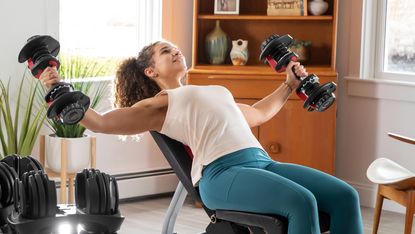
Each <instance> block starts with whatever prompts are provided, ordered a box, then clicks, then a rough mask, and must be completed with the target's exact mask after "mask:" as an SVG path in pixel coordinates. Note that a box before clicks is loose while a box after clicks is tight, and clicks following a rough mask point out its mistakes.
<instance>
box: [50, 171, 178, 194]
mask: <svg viewBox="0 0 415 234" xmlns="http://www.w3.org/2000/svg"><path fill="white" fill-rule="evenodd" d="M111 175H112V176H114V177H115V178H116V179H117V182H118V190H119V195H120V200H130V199H139V198H141V197H151V196H153V195H154V196H156V195H160V194H167V193H172V192H174V190H175V189H176V186H177V183H178V179H177V176H176V174H175V173H174V172H173V170H172V169H171V168H164V169H158V170H149V171H139V172H131V173H122V174H111ZM52 179H54V180H56V179H58V178H52ZM56 186H57V189H58V191H57V194H59V192H60V191H59V190H60V186H61V184H60V182H58V181H57V182H56Z"/></svg>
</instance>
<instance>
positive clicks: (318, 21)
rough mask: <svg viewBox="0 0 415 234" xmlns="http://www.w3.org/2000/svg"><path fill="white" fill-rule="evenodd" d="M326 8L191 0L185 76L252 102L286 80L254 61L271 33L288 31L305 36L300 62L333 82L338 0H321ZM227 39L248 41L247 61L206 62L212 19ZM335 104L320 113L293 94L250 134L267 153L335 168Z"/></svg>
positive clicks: (247, 0) (255, 0)
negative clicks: (271, 11)
mask: <svg viewBox="0 0 415 234" xmlns="http://www.w3.org/2000/svg"><path fill="white" fill-rule="evenodd" d="M326 1H327V2H328V3H329V10H328V12H327V13H326V15H323V16H267V15H266V12H267V0H240V11H239V15H215V14H213V7H214V0H194V26H193V51H192V52H193V66H192V68H191V69H190V70H189V74H188V81H189V83H190V84H196V85H210V84H216V85H223V86H225V87H227V88H228V89H229V90H230V91H231V92H232V94H233V95H234V97H235V99H236V101H237V102H243V103H248V104H252V103H255V102H256V101H258V100H260V99H261V98H263V97H265V96H266V95H268V94H270V93H271V92H273V91H274V90H275V89H276V88H277V87H278V86H279V85H281V83H282V82H284V80H285V74H277V73H276V72H275V71H274V70H272V69H271V68H270V67H269V66H268V65H264V64H263V63H262V62H261V61H259V59H258V57H259V54H260V45H261V43H262V42H263V40H265V39H266V38H267V37H268V36H270V35H272V34H279V35H283V34H290V35H291V36H292V37H293V38H294V39H299V40H310V41H311V43H312V45H311V49H310V56H309V60H308V61H306V62H305V63H304V65H305V66H306V67H307V70H308V72H309V73H315V74H316V75H317V76H319V78H320V83H321V84H323V83H326V82H329V81H334V82H336V81H337V73H336V70H335V61H336V60H335V57H336V33H337V27H336V24H337V16H336V15H337V1H336V0H326ZM216 20H220V25H221V27H222V29H223V31H225V32H226V33H227V34H228V36H229V37H230V39H231V40H237V39H244V40H248V50H249V54H250V57H249V60H248V63H247V64H246V65H245V66H233V65H232V63H231V61H230V58H229V56H228V58H227V59H226V62H225V63H224V64H222V65H210V64H208V60H207V56H206V53H205V46H204V45H205V43H204V39H205V37H206V35H207V34H208V33H209V32H210V31H211V30H213V28H214V26H215V21H216ZM335 125H336V105H333V106H332V107H330V108H329V109H328V110H326V111H325V112H307V110H306V109H304V108H303V102H302V101H301V100H300V99H299V98H298V97H297V95H295V94H292V95H291V96H290V98H289V100H288V102H287V103H286V105H285V106H284V107H283V109H282V110H281V111H280V112H279V113H278V114H277V115H276V116H275V117H274V118H273V119H271V120H270V121H268V122H267V123H265V124H263V125H261V126H260V127H258V128H255V129H253V133H254V134H255V136H257V138H258V139H259V141H260V142H261V144H262V145H263V147H264V148H265V149H266V150H267V152H268V153H269V154H270V156H271V157H272V158H273V159H275V160H277V161H283V162H293V163H298V164H302V165H306V166H311V167H313V168H316V169H319V170H322V171H325V172H328V173H331V174H333V173H334V159H335Z"/></svg>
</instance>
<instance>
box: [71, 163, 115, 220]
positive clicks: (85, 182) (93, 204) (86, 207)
mask: <svg viewBox="0 0 415 234" xmlns="http://www.w3.org/2000/svg"><path fill="white" fill-rule="evenodd" d="M118 200H119V195H118V185H117V181H116V180H115V178H114V177H113V176H110V175H108V174H106V173H103V172H100V171H99V170H98V169H84V170H83V171H82V172H80V173H77V175H76V179H75V202H76V206H77V208H78V209H80V210H81V211H83V212H85V213H86V214H101V215H113V214H116V213H118Z"/></svg>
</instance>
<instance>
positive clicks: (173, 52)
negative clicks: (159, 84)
mask: <svg viewBox="0 0 415 234" xmlns="http://www.w3.org/2000/svg"><path fill="white" fill-rule="evenodd" d="M153 61H154V66H153V69H154V72H155V74H156V75H157V76H158V77H171V76H175V77H177V78H181V77H183V76H184V75H185V73H186V70H187V66H186V60H185V58H184V56H183V54H182V52H181V51H180V50H179V49H178V48H177V46H175V45H173V44H171V43H169V42H161V43H158V44H157V45H156V46H155V47H154V55H153Z"/></svg>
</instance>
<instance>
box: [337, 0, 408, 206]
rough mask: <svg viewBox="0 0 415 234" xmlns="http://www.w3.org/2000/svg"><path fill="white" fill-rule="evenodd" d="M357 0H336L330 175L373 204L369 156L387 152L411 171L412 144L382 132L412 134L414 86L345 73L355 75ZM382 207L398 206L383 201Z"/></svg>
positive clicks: (357, 67)
mask: <svg viewBox="0 0 415 234" xmlns="http://www.w3.org/2000/svg"><path fill="white" fill-rule="evenodd" d="M363 2H364V0H350V1H339V24H338V26H339V27H338V47H337V69H338V72H339V81H338V87H339V89H338V93H337V94H338V102H337V104H338V117H337V156H336V157H337V158H336V176H338V177H339V178H341V179H344V180H346V181H347V182H349V183H351V184H352V185H353V186H355V187H356V188H357V189H358V191H359V193H360V195H361V202H362V205H364V206H369V207H374V198H375V193H376V186H375V185H374V184H372V183H371V182H370V181H369V180H368V179H367V178H366V170H367V167H368V166H369V164H370V163H371V162H372V161H373V160H375V159H376V158H379V157H387V158H390V159H392V160H394V161H396V162H398V163H399V164H401V165H404V166H406V167H407V168H408V169H410V170H412V171H415V158H414V157H413V155H414V153H415V147H413V146H411V145H408V144H405V143H402V142H399V141H397V140H394V139H392V138H390V137H388V136H387V132H395V133H400V134H403V135H407V136H410V137H415V124H414V121H413V120H414V116H415V103H414V101H415V98H414V97H413V93H414V91H415V87H414V86H413V85H409V86H408V85H402V84H399V83H393V82H380V81H367V80H366V81H364V80H363V81H362V80H355V79H345V77H352V78H360V77H359V73H360V52H361V50H360V49H361V48H360V42H361V19H362V9H363ZM384 208H385V209H388V210H394V211H400V212H402V211H403V209H402V207H401V206H400V205H396V203H391V202H388V201H387V202H386V203H385V205H384Z"/></svg>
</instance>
